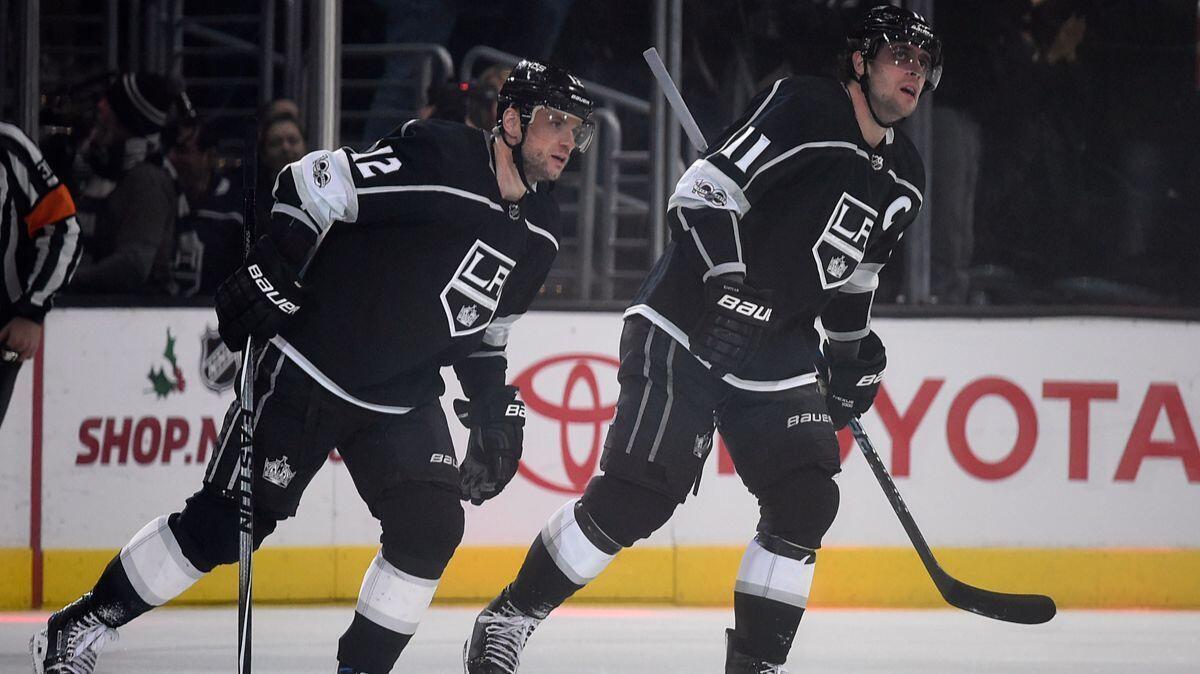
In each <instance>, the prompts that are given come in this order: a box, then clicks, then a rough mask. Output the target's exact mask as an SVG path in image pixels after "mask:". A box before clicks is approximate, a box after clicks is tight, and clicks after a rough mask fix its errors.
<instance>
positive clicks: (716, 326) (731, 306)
mask: <svg viewBox="0 0 1200 674" xmlns="http://www.w3.org/2000/svg"><path fill="white" fill-rule="evenodd" d="M773 311H774V310H773V309H772V307H771V293H770V291H765V290H755V289H754V288H751V287H750V286H748V285H746V284H744V283H742V282H741V280H739V279H738V278H736V277H734V276H724V277H720V276H714V277H713V278H710V279H708V280H707V281H705V282H704V314H703V315H702V316H701V317H700V320H699V321H698V322H697V323H696V326H695V327H694V328H692V331H691V333H690V334H689V335H688V342H689V345H690V350H691V352H692V355H694V356H696V357H698V358H701V359H703V360H704V361H706V362H708V364H709V365H710V366H711V368H712V371H713V372H714V373H715V374H716V375H717V376H721V375H723V374H725V373H727V372H737V371H738V370H740V369H741V368H742V366H744V365H745V364H746V363H748V362H750V358H752V357H753V356H754V353H755V351H757V350H758V345H759V344H761V343H762V339H763V335H765V334H766V333H767V330H768V329H769V328H770V327H771V314H772V312H773Z"/></svg>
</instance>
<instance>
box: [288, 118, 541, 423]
mask: <svg viewBox="0 0 1200 674" xmlns="http://www.w3.org/2000/svg"><path fill="white" fill-rule="evenodd" d="M494 163H495V161H494V157H493V155H492V149H491V136H490V135H489V134H488V133H486V132H483V131H479V130H476V129H471V128H469V127H466V126H463V125H461V124H454V123H450V122H439V121H416V120H414V121H411V122H408V123H406V124H404V125H403V126H401V127H399V128H397V129H396V130H395V131H394V132H393V133H392V134H391V135H389V136H388V137H385V138H383V139H381V140H380V141H379V142H378V143H376V144H375V145H374V146H373V147H372V148H371V149H370V150H368V151H366V152H362V153H356V152H353V151H352V150H350V149H349V148H342V149H340V150H336V151H318V152H312V153H310V154H308V155H306V156H305V157H304V158H302V159H301V160H299V161H297V162H295V163H293V164H291V165H289V166H288V167H286V168H285V169H284V170H283V171H282V172H281V173H280V175H279V178H278V179H277V180H276V183H275V190H274V193H275V197H276V202H275V205H274V206H273V208H272V217H273V219H274V218H275V217H276V216H277V215H286V216H289V217H291V218H293V219H295V221H296V222H297V223H299V225H297V226H305V227H309V228H311V230H312V231H311V233H312V234H315V236H316V240H317V245H316V247H315V249H314V251H313V253H312V254H311V256H310V258H309V261H308V262H307V263H306V264H305V266H304V268H303V270H302V272H301V283H302V284H303V285H304V287H305V292H306V296H305V300H304V302H303V304H302V308H301V310H300V311H299V312H298V313H297V314H296V316H294V317H293V318H292V319H291V320H290V321H289V322H288V324H287V325H286V326H285V327H284V328H283V330H282V331H281V332H280V334H279V335H278V336H277V337H275V338H274V340H273V342H274V343H275V344H276V345H277V346H279V347H280V348H281V349H282V350H283V351H284V353H285V354H287V356H288V357H289V358H290V359H291V360H293V361H294V362H295V363H297V364H298V365H299V366H300V367H301V368H303V369H304V370H305V371H306V372H308V374H309V375H310V376H312V377H313V378H315V379H316V380H317V381H319V382H320V383H321V384H322V385H324V386H325V387H326V388H327V389H329V390H330V391H332V392H333V393H335V394H336V395H339V396H341V397H343V398H344V399H347V400H350V401H351V402H354V403H356V404H358V405H360V406H363V407H367V408H369V409H376V410H379V411H384V412H404V411H406V410H407V409H409V408H412V407H414V406H417V405H420V404H424V403H427V402H430V401H431V400H433V399H435V398H436V397H437V396H439V395H441V394H442V393H443V392H444V390H445V386H444V383H443V381H442V378H441V373H440V369H441V368H442V367H443V366H447V365H454V364H458V365H459V366H460V367H461V365H462V363H463V361H466V360H467V359H473V358H482V359H486V362H487V364H486V366H484V367H483V368H476V371H479V370H480V369H483V370H486V371H488V372H490V373H492V374H493V375H494V374H495V373H497V372H498V373H499V376H498V381H497V383H499V384H503V372H504V367H505V365H506V363H505V356H504V345H505V344H506V343H507V341H508V331H509V329H510V328H511V326H512V323H513V321H515V320H516V319H517V317H519V316H520V315H521V314H522V313H524V311H525V310H526V308H527V307H528V306H529V303H530V302H531V301H532V300H533V298H534V297H535V296H536V294H537V292H538V290H539V289H540V288H541V285H542V283H543V281H544V280H545V277H546V274H547V272H548V271H549V269H550V266H551V264H552V262H553V261H554V257H555V255H556V253H557V251H558V239H559V237H560V233H559V232H560V230H559V224H558V208H557V206H556V205H555V203H554V201H553V199H552V198H550V197H549V196H548V195H545V194H538V193H530V194H528V195H527V196H526V197H525V198H523V199H522V200H521V201H520V202H518V203H513V202H508V201H505V200H503V199H502V198H501V196H500V192H499V188H498V186H497V183H496V174H495V166H494ZM459 376H460V379H463V374H462V372H461V371H460V375H459ZM489 376H491V375H489ZM473 385H477V382H474V381H468V380H467V379H464V380H463V386H464V390H466V391H467V392H468V395H471V388H472V386H473Z"/></svg>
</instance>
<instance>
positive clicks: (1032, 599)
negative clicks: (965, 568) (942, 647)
mask: <svg viewBox="0 0 1200 674" xmlns="http://www.w3.org/2000/svg"><path fill="white" fill-rule="evenodd" d="M946 580H947V581H949V582H948V583H947V587H944V588H943V587H941V586H940V585H939V589H941V590H942V597H943V598H945V600H946V602H947V603H948V604H950V605H951V606H956V607H958V608H961V609H963V610H964V611H970V612H971V613H977V614H979V615H981V616H984V617H985V618H992V619H993V620H1003V621H1005V622H1010V623H1019V624H1022V625H1040V624H1042V623H1044V622H1049V621H1050V619H1051V618H1053V617H1054V616H1055V614H1056V613H1057V612H1058V608H1057V607H1056V606H1055V605H1054V600H1053V599H1051V598H1050V597H1047V596H1045V595H1040V594H1008V593H1006V592H993V591H991V590H985V589H983V588H979V587H975V586H973V585H967V584H966V583H964V582H962V581H959V580H955V579H953V578H950V577H947V578H946Z"/></svg>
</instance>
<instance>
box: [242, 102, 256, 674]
mask: <svg viewBox="0 0 1200 674" xmlns="http://www.w3.org/2000/svg"><path fill="white" fill-rule="evenodd" d="M257 148H258V124H257V122H256V120H255V119H254V118H253V117H251V118H250V119H249V121H248V123H247V129H246V137H245V140H244V145H243V150H242V189H243V197H244V199H243V202H242V221H243V236H244V240H243V242H242V245H243V250H242V258H243V260H244V259H246V258H247V257H249V255H250V248H251V246H252V245H253V243H254V234H255V232H254V229H255V227H254V225H255V222H254V220H255V203H254V198H255V194H254V189H255V186H256V183H257V179H258V176H257V171H256V165H257V162H256V161H255V159H256V156H257V154H258V150H257ZM253 354H254V349H253V344H252V340H251V338H249V337H247V338H246V346H245V347H243V349H242V380H241V386H240V390H239V397H240V399H241V447H240V451H239V453H238V491H239V499H238V669H237V671H238V672H239V674H251V662H252V658H251V652H252V651H251V647H250V637H251V633H252V629H251V625H252V618H253V608H254V601H253V598H254V593H253V584H252V580H253V573H252V571H253V561H254V489H253V486H254V374H255V373H254V356H253Z"/></svg>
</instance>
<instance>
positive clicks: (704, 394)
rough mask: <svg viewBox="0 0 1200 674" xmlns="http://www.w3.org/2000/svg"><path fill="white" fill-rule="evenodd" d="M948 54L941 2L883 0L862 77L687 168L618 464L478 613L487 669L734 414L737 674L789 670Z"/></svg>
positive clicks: (764, 97)
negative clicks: (927, 13)
mask: <svg viewBox="0 0 1200 674" xmlns="http://www.w3.org/2000/svg"><path fill="white" fill-rule="evenodd" d="M941 68H942V58H941V44H940V42H939V41H938V38H937V37H935V36H934V34H933V31H932V28H931V27H930V26H929V24H928V23H927V22H926V21H925V20H924V19H923V18H921V17H920V16H918V15H916V14H914V13H912V12H909V11H906V10H901V9H897V8H894V7H891V6H883V7H875V8H873V9H871V10H870V11H869V12H868V13H867V15H866V17H865V19H864V20H863V21H862V22H861V23H860V24H859V25H858V26H857V27H856V30H855V31H854V32H853V33H852V34H851V35H850V36H849V40H848V49H847V50H846V53H845V55H844V57H843V69H844V75H843V77H842V78H841V81H836V80H833V79H821V78H814V77H789V78H784V79H782V80H779V81H778V82H776V83H775V84H774V85H773V86H772V87H770V88H769V89H768V90H766V91H764V92H762V93H761V94H759V95H758V96H757V97H756V98H755V99H754V100H753V101H752V102H751V104H750V106H749V107H748V109H747V110H746V112H745V114H744V115H743V116H742V117H741V118H740V119H739V120H737V121H736V122H735V123H734V124H733V125H732V126H730V127H728V128H727V129H726V130H725V131H724V133H722V134H721V136H720V137H719V138H718V139H717V141H716V142H715V143H713V144H712V145H711V146H710V147H709V149H708V150H706V151H705V154H704V157H703V158H701V159H699V160H698V161H696V162H695V163H694V164H692V166H691V167H690V168H689V169H688V170H687V171H686V172H685V173H684V175H683V177H682V178H681V179H680V181H679V183H678V184H677V185H676V188H675V193H674V194H673V195H672V197H671V199H670V202H669V205H668V208H669V211H668V218H667V219H668V222H669V223H670V226H671V242H670V244H669V245H668V246H667V249H666V251H665V252H664V253H663V255H662V257H661V258H659V260H658V262H657V263H656V265H655V266H654V268H653V269H652V270H651V272H650V274H649V276H648V277H647V278H646V281H645V282H644V283H643V285H642V288H641V290H640V291H639V293H638V296H637V297H636V298H635V300H634V303H633V305H632V306H631V307H630V308H629V309H628V310H627V311H626V312H625V329H624V332H623V334H622V335H621V344H620V356H621V365H620V368H619V370H618V375H617V377H618V380H619V382H620V385H621V392H620V395H619V396H618V399H617V410H616V417H615V418H614V420H613V423H612V425H611V426H610V427H609V430H608V436H607V438H606V440H605V443H604V453H603V455H602V458H601V464H600V465H601V470H602V472H603V474H602V475H600V476H598V477H596V478H594V479H593V480H592V481H591V483H590V484H589V485H588V487H587V490H586V491H585V493H584V494H583V497H582V498H580V499H578V500H577V501H573V502H570V503H567V504H566V505H564V506H563V507H562V508H561V509H560V510H559V511H558V512H556V513H554V514H553V515H552V516H551V517H550V520H549V521H548V522H547V523H546V526H545V528H543V529H542V532H541V534H540V535H539V536H538V537H537V538H535V539H534V541H533V545H532V547H531V548H530V550H529V553H528V555H527V556H526V558H525V562H524V564H523V565H522V567H521V569H520V571H519V572H518V573H517V577H516V579H515V580H514V581H513V582H512V583H511V584H509V585H508V586H507V587H506V588H504V590H503V591H502V592H501V593H500V595H499V596H497V597H496V598H495V599H494V600H493V601H492V602H491V603H490V604H489V605H488V606H487V608H485V609H484V610H483V612H482V613H480V614H479V616H478V617H477V618H476V622H475V626H474V629H473V631H472V633H471V635H470V638H469V640H468V641H467V644H466V647H465V651H464V652H465V655H464V660H465V668H466V671H467V672H468V674H500V673H504V674H512V673H513V672H516V671H517V667H518V665H519V661H520V654H521V651H522V648H523V647H524V645H525V643H526V640H527V639H528V637H529V636H530V634H531V632H532V631H533V630H534V628H535V627H536V626H537V624H538V623H539V622H540V621H541V620H543V619H545V618H546V617H547V616H548V615H549V614H550V612H551V611H553V610H554V609H555V608H556V607H557V606H559V605H560V604H562V602H563V601H565V600H566V599H567V598H568V597H569V596H571V595H572V594H574V593H575V592H576V591H577V590H579V589H580V588H581V587H583V586H584V585H586V584H587V583H588V582H590V581H591V580H592V579H594V578H595V577H596V576H597V575H599V574H600V572H601V571H602V570H604V568H605V567H606V566H607V565H608V563H609V562H610V561H612V559H613V557H614V556H615V555H617V554H618V553H619V552H620V551H621V550H622V549H623V548H626V547H629V546H631V545H633V544H634V543H636V542H637V541H638V540H641V539H643V538H646V537H647V536H649V535H650V534H651V533H653V532H654V531H655V530H657V529H658V528H659V527H661V526H662V525H663V524H664V523H666V522H667V520H668V519H669V518H670V517H671V514H672V513H673V512H674V510H675V508H676V507H677V506H678V505H679V504H681V503H682V502H683V501H684V499H685V498H686V497H687V494H688V492H689V491H693V490H694V485H695V486H698V484H699V483H698V480H699V474H700V470H701V468H702V466H703V464H704V460H705V458H706V456H707V455H708V453H709V451H710V449H711V448H712V441H713V432H714V430H715V429H719V430H720V432H721V436H722V437H723V438H724V440H725V442H726V444H727V445H728V448H729V453H730V455H731V457H732V458H733V461H734V464H735V466H736V467H737V472H738V474H739V476H740V477H741V479H742V481H743V483H744V484H745V485H746V488H747V489H749V490H750V492H751V493H752V494H754V496H755V497H756V498H757V499H758V503H759V509H760V510H759V512H760V517H759V520H758V525H757V532H756V534H755V535H753V539H752V540H751V541H750V542H749V544H748V546H747V547H746V551H745V553H744V555H743V557H742V561H741V567H740V568H739V570H738V573H737V580H736V583H735V584H734V593H733V604H734V618H735V627H734V629H732V630H728V631H727V638H726V660H725V672H726V673H727V674H750V673H754V674H766V673H769V672H781V671H783V669H782V665H783V663H784V662H785V661H786V659H787V655H788V652H789V650H790V649H791V645H792V640H793V638H794V637H795V634H796V629H797V628H798V626H799V624H800V618H801V616H802V615H803V613H804V609H805V605H806V602H807V600H808V595H809V588H810V586H811V584H812V580H813V570H814V568H815V563H816V560H817V556H818V549H819V548H820V547H821V540H822V537H823V536H824V535H825V532H826V531H827V530H828V528H829V526H830V525H831V524H832V523H833V519H834V516H835V514H836V513H837V509H838V501H839V492H838V487H837V483H836V482H835V481H834V479H833V478H834V476H835V475H836V474H837V473H838V472H839V471H840V470H841V467H840V457H839V452H838V443H837V438H836V436H835V433H834V431H835V430H836V429H839V428H841V427H843V426H845V425H846V424H847V423H848V422H849V420H850V419H851V418H852V416H854V415H858V414H862V413H863V412H865V411H866V410H867V409H868V408H869V407H870V406H871V403H872V401H873V399H874V397H875V393H876V391H877V390H878V388H879V381H880V378H881V375H882V372H883V369H884V364H885V357H884V349H883V343H882V342H881V341H880V339H879V337H878V336H876V335H875V333H874V332H873V331H872V330H871V326H870V308H871V298H872V295H873V291H874V289H875V287H876V285H877V283H878V276H877V274H878V273H879V270H880V269H881V268H882V267H883V265H884V263H886V262H887V261H888V259H889V257H890V256H891V254H892V250H893V249H894V248H895V246H896V244H897V242H898V241H899V240H900V235H901V233H902V232H903V231H904V229H905V227H907V226H908V225H909V224H911V223H912V221H913V219H914V218H915V217H916V215H917V211H918V209H919V208H920V206H921V202H922V200H923V194H922V192H923V190H924V185H925V170H924V166H923V165H922V163H921V159H920V157H919V156H918V155H917V152H916V149H915V148H914V147H913V145H912V144H911V143H910V142H909V141H908V139H906V138H905V137H904V135H903V134H902V133H900V131H899V130H897V129H895V128H894V126H893V125H895V124H896V123H897V122H899V121H901V120H903V119H904V118H906V117H908V116H909V115H911V114H912V113H913V111H914V110H915V109H916V107H917V103H918V101H919V100H920V97H921V95H922V93H923V92H925V91H928V90H932V89H933V88H934V87H935V86H937V83H938V80H939V79H940V76H941ZM817 317H820V318H821V320H822V324H823V326H824V329H825V335H826V337H827V340H828V341H826V343H825V352H824V353H825V355H824V359H823V361H822V360H821V359H820V358H819V352H818V343H819V339H818V336H817V332H816V329H815V327H814V322H815V320H816V319H817ZM822 362H823V363H825V365H824V367H822ZM822 369H824V372H823V373H822ZM819 379H820V380H822V381H823V385H821V386H819V385H818V380H819ZM714 636H715V635H714Z"/></svg>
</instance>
